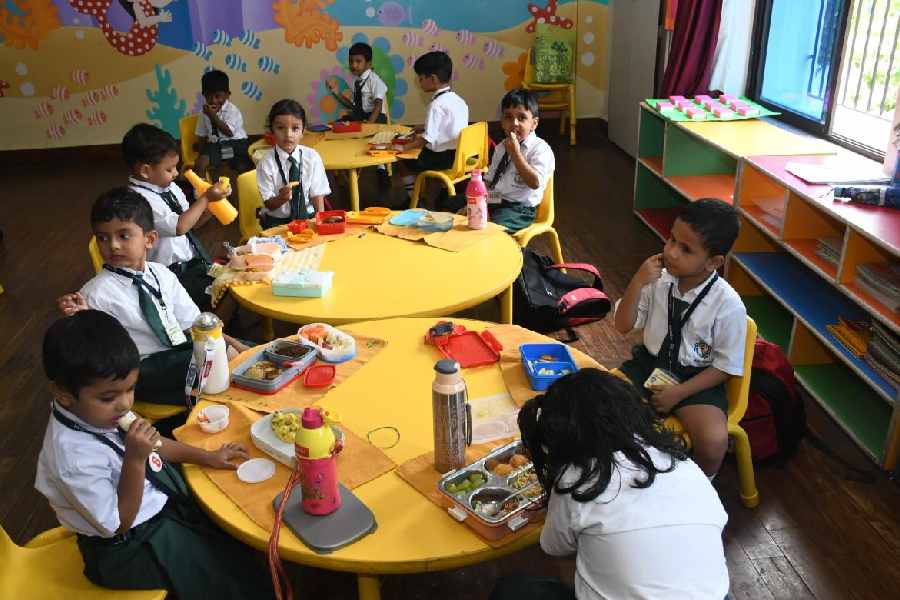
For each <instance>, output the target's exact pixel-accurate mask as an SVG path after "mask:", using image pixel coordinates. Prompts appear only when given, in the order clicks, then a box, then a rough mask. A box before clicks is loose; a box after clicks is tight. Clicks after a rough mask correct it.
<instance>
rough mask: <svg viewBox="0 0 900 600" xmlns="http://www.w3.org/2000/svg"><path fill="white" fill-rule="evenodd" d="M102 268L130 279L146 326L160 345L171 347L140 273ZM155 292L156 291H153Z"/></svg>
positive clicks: (170, 341)
mask: <svg viewBox="0 0 900 600" xmlns="http://www.w3.org/2000/svg"><path fill="white" fill-rule="evenodd" d="M103 268H104V269H106V270H108V271H112V272H113V273H117V274H118V275H121V276H122V277H128V278H130V279H131V282H132V283H133V284H134V286H135V287H136V288H137V291H138V302H139V304H140V306H141V314H142V315H144V320H145V321H146V322H147V325H149V326H150V329H151V330H152V331H153V334H154V335H155V336H156V337H157V339H159V341H160V343H162V345H163V346H165V347H166V348H171V347H172V340H170V339H169V334H167V333H166V328H165V326H164V325H163V322H162V319H161V318H160V316H159V309H158V308H157V307H156V304H154V302H153V297H152V296H150V292H149V291H147V288H148V287H149V285H148V284H147V283H146V282H145V281H144V276H143V275H142V274H140V273H130V272H128V271H125V270H123V269H116V268H115V267H110V266H109V265H103ZM148 268H149V267H148ZM154 292H156V290H154ZM156 294H159V295H158V298H159V299H160V301H162V293H161V292H156Z"/></svg>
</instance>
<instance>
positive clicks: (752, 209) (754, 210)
mask: <svg viewBox="0 0 900 600" xmlns="http://www.w3.org/2000/svg"><path fill="white" fill-rule="evenodd" d="M742 208H743V209H744V212H745V213H747V214H748V215H750V216H751V217H753V220H754V221H756V223H758V224H759V225H760V226H762V227H765V228H766V231H768V232H769V233H771V234H772V235H773V236H775V239H778V238H779V237H780V236H781V231H779V229H778V228H777V227H775V226H774V225H772V224H771V223H769V222H768V221H766V220H765V219H764V218H763V217H764V216H766V215H767V214H768V213H766V211H764V210H763V209H761V208H760V207H758V206H753V205H750V206H743V205H742Z"/></svg>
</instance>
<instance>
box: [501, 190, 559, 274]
mask: <svg viewBox="0 0 900 600" xmlns="http://www.w3.org/2000/svg"><path fill="white" fill-rule="evenodd" d="M555 213H556V209H555V207H554V200H553V177H552V176H551V177H550V179H548V180H547V186H546V187H545V188H544V197H543V199H542V200H541V203H540V204H538V207H537V214H536V215H535V216H534V223H532V224H531V225H529V226H528V227H526V228H525V229H521V230H519V231H517V232H516V233H514V234H512V236H513V237H514V238H515V240H516V241H517V242H519V245H520V246H521V247H523V248H525V247H526V246H528V242H530V241H531V240H532V239H534V238H536V237H537V236H539V235H543V234H545V233H546V234H549V235H550V246H551V248H552V251H553V260H555V261H556V264H562V263H563V262H564V261H563V254H562V246H560V244H559V234H557V233H556V229H554V228H553V219H554V218H555V216H556V215H555Z"/></svg>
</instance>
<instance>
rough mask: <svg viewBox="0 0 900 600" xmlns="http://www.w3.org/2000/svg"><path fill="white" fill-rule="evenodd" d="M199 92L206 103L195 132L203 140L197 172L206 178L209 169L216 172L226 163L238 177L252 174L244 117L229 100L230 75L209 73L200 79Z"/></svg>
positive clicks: (217, 72) (221, 72) (199, 145)
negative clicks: (247, 172)
mask: <svg viewBox="0 0 900 600" xmlns="http://www.w3.org/2000/svg"><path fill="white" fill-rule="evenodd" d="M200 90H201V93H202V94H203V99H204V101H205V102H204V104H203V112H201V113H200V115H199V116H198V117H197V128H196V129H195V130H194V132H195V133H196V134H197V137H199V138H200V141H199V142H198V144H197V146H198V147H197V148H195V149H196V150H198V151H199V152H200V156H198V157H197V164H195V165H194V170H195V171H196V172H197V173H198V174H199V175H200V176H201V177H203V176H204V175H206V171H207V169H210V168H212V169H213V170H214V171H215V170H217V169H218V168H219V166H220V165H221V164H222V163H223V162H225V163H228V166H230V167H231V168H232V169H234V170H235V171H237V172H238V173H243V172H245V171H249V170H251V169H252V168H253V161H251V160H250V155H249V154H248V153H247V149H248V148H249V147H250V140H249V139H247V132H246V131H245V130H244V115H243V114H241V109H239V108H238V107H237V106H236V105H235V104H234V103H233V102H232V101H231V100H230V98H231V89H230V85H229V81H228V75H227V74H226V73H224V72H223V71H219V70H217V69H214V70H212V71H207V72H206V73H204V74H203V77H202V78H201V79H200Z"/></svg>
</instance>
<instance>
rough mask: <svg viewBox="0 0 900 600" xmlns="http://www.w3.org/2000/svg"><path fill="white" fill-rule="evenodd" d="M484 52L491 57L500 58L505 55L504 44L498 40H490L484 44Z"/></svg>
mask: <svg viewBox="0 0 900 600" xmlns="http://www.w3.org/2000/svg"><path fill="white" fill-rule="evenodd" d="M482 49H483V50H484V53H485V54H487V55H488V56H490V57H491V58H500V57H501V56H503V51H504V48H503V45H502V44H500V43H499V42H498V41H497V40H488V41H486V42H485V43H484V46H482Z"/></svg>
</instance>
